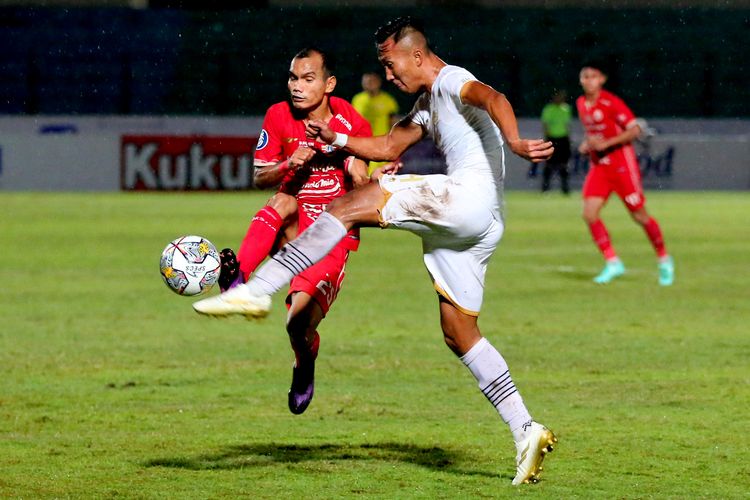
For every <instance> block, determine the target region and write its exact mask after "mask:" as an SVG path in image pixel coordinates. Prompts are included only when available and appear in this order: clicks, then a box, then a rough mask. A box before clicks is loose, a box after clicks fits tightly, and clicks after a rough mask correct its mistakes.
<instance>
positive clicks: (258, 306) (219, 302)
mask: <svg viewBox="0 0 750 500" xmlns="http://www.w3.org/2000/svg"><path fill="white" fill-rule="evenodd" d="M193 309H195V312H197V313H198V314H205V315H206V316H218V317H224V316H232V315H235V314H238V315H242V316H245V317H246V318H247V319H258V318H265V317H266V316H268V313H269V312H270V311H271V296H270V295H255V294H253V293H251V292H250V290H249V288H248V286H247V285H246V284H244V283H243V284H241V285H237V286H236V287H234V288H231V289H230V290H227V291H226V292H224V293H222V294H220V295H216V296H215V297H210V298H208V299H203V300H199V301H198V302H195V303H194V304H193Z"/></svg>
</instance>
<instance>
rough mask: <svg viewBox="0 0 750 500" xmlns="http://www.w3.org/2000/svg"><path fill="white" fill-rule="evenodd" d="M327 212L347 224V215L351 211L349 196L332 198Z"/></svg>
mask: <svg viewBox="0 0 750 500" xmlns="http://www.w3.org/2000/svg"><path fill="white" fill-rule="evenodd" d="M326 212H328V213H329V214H331V215H333V216H334V217H336V218H337V219H338V220H339V221H341V222H342V223H343V224H346V223H347V215H348V214H349V213H350V212H351V211H350V210H349V209H348V197H347V196H341V197H339V198H334V199H333V200H331V202H330V203H329V204H328V206H326Z"/></svg>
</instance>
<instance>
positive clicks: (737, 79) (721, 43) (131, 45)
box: [0, 1, 750, 117]
mask: <svg viewBox="0 0 750 500" xmlns="http://www.w3.org/2000/svg"><path fill="white" fill-rule="evenodd" d="M120 3H121V4H128V5H136V6H145V5H150V6H151V8H135V9H134V8H128V7H77V8H74V7H23V6H21V7H0V40H2V42H1V43H0V113H3V114H37V113H39V114H139V115H150V114H182V115H184V114H201V115H205V114H208V115H262V114H263V113H264V112H265V110H266V108H267V107H268V105H269V104H271V103H273V102H275V101H278V100H281V99H283V98H284V96H285V92H286V91H285V83H286V73H287V70H288V67H289V60H290V59H291V57H292V56H293V55H294V53H295V52H296V51H297V50H299V49H300V48H302V47H304V46H308V45H318V46H321V47H322V48H324V49H326V50H328V51H330V52H332V53H333V54H335V56H336V57H337V59H338V71H337V73H338V81H339V83H338V88H337V91H336V93H337V94H339V95H341V96H344V97H351V96H352V95H353V94H354V93H356V92H357V91H358V90H359V78H360V75H361V74H362V73H363V72H365V71H371V70H377V69H378V65H377V60H376V55H375V50H374V45H373V39H372V33H373V32H374V30H375V29H376V28H377V27H378V25H379V24H381V23H382V22H384V21H385V20H388V19H390V18H391V17H394V16H396V15H404V14H411V15H415V16H417V17H423V18H424V19H425V21H426V26H427V29H428V35H429V36H430V39H431V42H432V44H433V46H434V48H435V50H436V52H437V53H438V54H439V55H440V56H441V57H443V58H444V59H445V60H446V61H448V62H449V63H451V64H458V65H462V66H466V67H467V68H469V69H470V70H471V71H472V72H474V74H475V75H476V76H477V77H478V78H480V79H482V80H484V81H485V82H487V83H489V84H491V85H493V86H494V87H495V88H497V89H498V90H500V91H502V92H504V93H506V94H507V95H508V97H509V99H510V100H511V102H512V103H513V105H514V107H515V108H516V111H517V113H518V114H519V115H522V116H536V115H538V113H539V111H540V109H541V108H542V106H543V105H544V103H545V102H546V101H547V99H548V97H549V95H550V94H551V92H552V91H553V89H556V88H560V89H565V90H567V91H568V93H569V95H571V96H576V95H578V94H579V93H580V92H579V87H578V70H579V68H580V64H581V62H582V61H583V60H584V59H586V58H590V57H596V58H599V59H606V60H608V61H609V62H610V63H611V66H612V68H613V71H612V74H611V77H610V85H609V87H610V88H611V89H612V90H614V91H615V92H617V93H619V94H621V95H622V96H623V97H624V98H625V100H626V101H627V102H628V103H630V104H631V105H632V106H633V108H634V109H635V111H636V113H637V114H639V115H643V116H649V117H658V116H665V117H666V116H684V117H728V116H744V117H748V116H750V99H748V94H747V89H748V88H749V87H750V51H749V50H747V47H748V42H747V41H748V40H750V9H748V8H738V9H718V8H710V7H690V8H681V9H670V8H662V7H659V8H653V9H645V8H630V9H622V8H620V9H592V8H587V9H582V8H568V7H564V8H544V7H530V8H526V7H513V8H502V9H500V8H488V9H483V8H479V7H477V8H467V7H461V8H458V7H436V6H432V7H430V8H429V9H426V8H421V9H420V8H418V7H405V8H400V7H382V8H373V7H358V8H343V7H341V8H337V7H330V6H329V7H326V6H319V7H299V6H285V5H278V4H274V2H270V3H271V4H272V6H270V7H262V6H258V7H254V8H248V9H223V10H217V11H213V12H204V11H200V10H178V9H171V8H154V6H155V5H156V6H158V5H162V6H165V7H170V6H174V5H177V4H179V2H169V1H162V2H150V3H147V2H143V3H141V2H137V1H136V2H120ZM262 3H264V2H255V3H253V2H249V3H245V5H259V4H262ZM281 3H283V2H281ZM311 3H312V2H311ZM446 3H448V4H450V2H446ZM478 3H481V2H478ZM412 4H414V2H412ZM307 5H310V4H307ZM389 5H393V3H390V4H389ZM459 21H460V22H459ZM386 88H388V87H386ZM391 90H395V89H391ZM393 94H394V95H396V96H397V97H398V99H399V100H400V104H401V106H402V109H409V108H410V107H411V104H412V102H413V97H410V96H404V95H402V94H400V93H398V92H395V91H394V92H393Z"/></svg>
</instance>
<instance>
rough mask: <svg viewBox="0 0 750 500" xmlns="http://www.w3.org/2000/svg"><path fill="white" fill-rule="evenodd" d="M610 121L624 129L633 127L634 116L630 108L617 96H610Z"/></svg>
mask: <svg viewBox="0 0 750 500" xmlns="http://www.w3.org/2000/svg"><path fill="white" fill-rule="evenodd" d="M611 113H612V119H613V120H614V121H615V123H617V125H619V126H620V127H622V128H624V129H626V128H630V127H632V126H633V125H635V115H634V114H633V112H632V111H631V110H630V108H629V107H628V106H627V104H625V101H623V100H622V99H620V98H619V97H617V96H614V95H613V96H612V108H611Z"/></svg>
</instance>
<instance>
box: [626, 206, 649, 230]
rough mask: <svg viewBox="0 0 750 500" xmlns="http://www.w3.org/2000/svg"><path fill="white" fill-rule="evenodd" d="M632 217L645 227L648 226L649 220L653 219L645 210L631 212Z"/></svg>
mask: <svg viewBox="0 0 750 500" xmlns="http://www.w3.org/2000/svg"><path fill="white" fill-rule="evenodd" d="M630 216H631V217H632V218H633V220H634V221H636V222H637V223H638V224H640V225H641V226H645V225H646V224H648V221H649V219H651V216H650V215H649V214H648V212H646V210H645V209H644V208H640V209H638V210H634V211H632V212H630Z"/></svg>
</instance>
